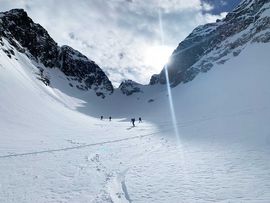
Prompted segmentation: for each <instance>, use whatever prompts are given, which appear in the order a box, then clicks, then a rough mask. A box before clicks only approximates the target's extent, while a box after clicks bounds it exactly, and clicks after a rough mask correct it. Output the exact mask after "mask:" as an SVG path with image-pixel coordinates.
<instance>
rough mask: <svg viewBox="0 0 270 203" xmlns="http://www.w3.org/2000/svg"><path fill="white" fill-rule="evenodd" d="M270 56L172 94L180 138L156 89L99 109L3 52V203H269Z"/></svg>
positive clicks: (100, 103)
mask: <svg viewBox="0 0 270 203" xmlns="http://www.w3.org/2000/svg"><path fill="white" fill-rule="evenodd" d="M5 43H6V46H11V45H8V43H7V42H5ZM269 49H270V47H269V46H268V45H265V46H260V47H256V46H254V45H252V46H251V47H250V49H247V51H245V52H243V53H241V55H240V56H238V57H237V58H233V59H231V60H230V61H228V62H227V63H226V64H225V65H217V66H216V67H214V68H213V70H211V71H209V72H208V73H207V74H201V75H199V76H198V77H196V79H195V80H194V81H192V82H190V83H187V84H185V85H179V86H177V87H176V88H173V89H172V92H173V96H175V97H174V99H175V100H174V104H175V110H176V114H177V120H178V121H177V123H176V124H177V127H178V131H179V137H178V138H177V137H176V136H175V134H174V128H173V126H172V125H171V123H172V122H171V120H170V114H169V112H170V111H169V108H168V97H167V95H166V94H167V93H166V92H164V91H163V92H162V91H161V90H160V89H159V88H160V87H158V86H156V90H158V91H157V92H154V91H153V92H151V91H152V90H153V89H154V88H155V87H154V88H153V87H151V88H149V89H148V90H147V89H145V90H144V93H143V94H136V95H133V96H130V97H126V96H123V95H122V96H121V97H120V96H119V95H120V94H119V92H115V93H114V95H111V96H108V97H107V98H106V99H104V100H102V99H100V98H97V97H96V96H95V95H94V94H91V93H89V92H82V91H79V90H76V88H71V87H70V86H68V85H67V84H68V83H66V79H65V77H63V74H62V75H61V73H59V71H58V72H57V69H49V71H51V72H52V73H53V74H52V76H54V77H55V78H53V77H52V78H51V83H52V86H51V87H48V86H45V85H44V84H43V83H42V82H41V81H40V80H37V75H38V71H39V70H38V69H37V68H36V64H33V62H32V61H30V60H29V59H28V58H27V57H26V56H24V55H23V54H20V53H18V52H16V55H15V57H16V59H14V58H12V59H9V58H8V57H7V56H6V54H5V53H4V52H2V51H1V52H0V72H1V74H0V81H1V91H0V98H1V102H0V115H1V116H0V140H1V142H0V202H1V203H2V202H3V203H18V202H20V203H29V202H31V203H32V202H34V203H36V202H37V203H47V202H50V203H56V202H57V203H58V202H63V203H80V202H81V203H85V202H91V203H98V202H100V203H106V202H115V203H117V202H134V203H137V202H139V203H140V202H141V203H152V202H155V203H193V202H199V203H204V202H224V203H225V202H226V203H227V202H235V203H239V202H250V203H269V202H270V147H269V146H270V128H269V121H270V105H269V104H270V91H269V65H268V64H269ZM259 51H260V55H256V53H257V52H259ZM255 55H256V57H254V56H255ZM258 61H259V62H260V63H259V64H258ZM243 64H244V65H243ZM254 67H256V68H254ZM156 90H155V91H156ZM147 91H148V92H147ZM149 99H154V100H155V101H154V102H152V103H148V102H147V101H149ZM130 106H132V107H134V108H132V109H131V110H130ZM101 111H103V112H101ZM132 111H133V112H132ZM135 111H139V113H138V114H137V115H135V114H133V113H134V112H135ZM82 112H83V113H84V114H83V113H82ZM104 112H106V113H107V114H106V115H112V116H113V120H112V121H111V122H109V121H108V120H104V121H100V120H99V119H97V118H94V117H93V116H95V117H97V116H98V115H99V116H100V114H104ZM117 114H118V115H117ZM131 115H132V116H136V118H137V117H138V116H141V115H142V117H143V119H144V122H143V123H140V124H138V123H136V125H137V126H136V127H135V128H132V127H131V124H130V123H129V122H128V121H127V120H129V119H130V117H131ZM104 116H105V114H104ZM147 116H148V117H147ZM106 117H107V116H106ZM178 140H179V141H178Z"/></svg>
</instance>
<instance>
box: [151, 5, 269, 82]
mask: <svg viewBox="0 0 270 203" xmlns="http://www.w3.org/2000/svg"><path fill="white" fill-rule="evenodd" d="M255 42H257V43H267V42H270V0H244V1H242V2H241V3H240V4H239V5H238V6H237V7H236V8H235V9H234V10H233V11H232V12H230V13H228V15H227V16H226V17H225V18H224V19H222V20H218V21H217V22H216V23H210V24H206V25H203V26H199V27H197V28H196V29H194V30H193V32H192V33H191V34H190V35H189V36H188V37H187V38H186V39H185V40H183V41H182V42H181V43H180V44H179V45H178V47H177V48H176V49H175V51H174V52H173V54H172V55H171V57H170V62H169V63H168V64H167V68H168V73H169V78H170V84H171V86H172V87H174V86H176V85H178V84H180V83H186V82H189V81H191V80H193V79H194V78H195V77H196V76H197V75H198V74H199V73H201V72H207V71H208V70H210V69H211V68H212V67H213V66H214V64H223V63H225V62H226V61H227V60H229V59H230V58H232V57H236V56H238V55H239V54H240V53H241V51H242V50H243V49H244V47H245V46H246V45H247V44H248V43H255ZM157 83H160V84H165V83H166V77H165V69H163V70H162V71H161V73H160V74H159V75H154V76H153V77H152V78H151V81H150V84H152V85H153V84H157Z"/></svg>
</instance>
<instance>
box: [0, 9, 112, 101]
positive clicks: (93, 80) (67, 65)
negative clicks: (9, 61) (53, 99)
mask: <svg viewBox="0 0 270 203" xmlns="http://www.w3.org/2000/svg"><path fill="white" fill-rule="evenodd" d="M3 40H6V41H7V42H8V43H9V44H10V45H11V47H10V49H5V48H3V46H4V42H3ZM0 42H1V48H2V50H4V51H5V53H6V54H7V55H8V56H9V57H10V58H14V49H16V50H17V51H19V52H20V53H24V54H25V55H26V56H28V58H30V59H32V60H33V61H34V62H36V63H37V64H36V66H38V67H39V69H40V71H41V74H40V76H41V77H42V78H41V79H42V81H45V83H46V85H48V84H49V80H50V79H49V77H53V76H50V73H49V72H50V70H51V69H53V68H58V69H59V70H61V72H62V73H64V75H65V77H66V78H67V80H68V81H70V82H68V83H67V84H66V85H70V86H71V87H73V86H74V88H79V89H81V90H88V89H93V90H94V91H95V92H96V94H97V95H98V96H102V97H105V94H107V93H112V92H113V86H112V84H111V82H110V80H109V79H108V77H107V76H106V75H105V73H104V72H103V71H102V70H101V68H100V67H99V66H98V65H97V64H95V62H94V61H91V60H89V59H88V58H87V57H86V56H84V55H83V54H81V53H80V52H78V51H76V50H74V49H72V48H71V47H69V46H62V47H59V46H58V45H57V43H56V42H55V41H54V40H53V39H52V38H51V37H50V35H49V34H48V32H47V31H46V30H45V29H44V28H43V27H42V26H40V25H39V24H36V23H34V22H33V21H32V20H31V18H29V17H28V16H27V13H26V12H25V11H24V10H22V9H13V10H10V11H7V12H3V13H0ZM74 83H75V84H74Z"/></svg>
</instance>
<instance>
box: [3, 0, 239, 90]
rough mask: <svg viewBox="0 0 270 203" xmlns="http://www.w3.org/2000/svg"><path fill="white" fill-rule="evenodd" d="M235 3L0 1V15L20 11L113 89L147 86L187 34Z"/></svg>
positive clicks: (202, 0) (231, 0)
mask: <svg viewBox="0 0 270 203" xmlns="http://www.w3.org/2000/svg"><path fill="white" fill-rule="evenodd" d="M239 1H240V0H227V1H226V0H46V1H44V0H16V1H13V0H12V1H11V0H0V11H6V10H9V9H12V8H23V9H25V10H26V11H27V13H28V15H29V16H30V17H31V18H32V19H33V20H34V21H35V22H37V23H39V24H41V25H42V26H43V27H44V28H45V29H46V30H47V31H48V32H49V34H50V35H51V36H52V37H53V39H54V40H55V41H56V42H57V43H58V44H59V45H69V46H71V47H73V48H75V49H77V50H79V51H80V52H82V53H83V54H85V55H86V56H87V57H88V58H90V59H92V60H94V61H95V62H96V63H97V64H98V65H99V66H100V67H101V68H102V69H103V70H104V71H105V72H106V73H107V74H108V76H109V78H110V80H111V81H112V82H113V84H114V85H115V86H117V85H119V84H120V83H121V81H122V80H123V79H132V80H135V81H137V82H140V83H143V84H147V83H148V82H149V80H150V77H151V75H152V74H155V73H159V72H160V71H161V69H162V68H163V66H164V65H165V63H166V60H167V58H168V57H169V56H170V54H171V53H172V51H173V50H174V49H175V48H176V47H177V45H178V44H179V43H180V42H181V41H182V40H183V39H184V38H185V37H186V36H187V35H188V34H190V32H192V30H193V29H195V28H196V27H197V26H198V25H202V24H206V23H210V22H215V21H216V19H221V18H223V17H225V15H226V12H228V11H231V10H232V9H233V7H234V6H235V5H237V4H238V2H239ZM159 13H161V15H162V23H163V36H164V38H163V41H164V44H163V45H162V43H161V41H162V40H161V30H160V26H159Z"/></svg>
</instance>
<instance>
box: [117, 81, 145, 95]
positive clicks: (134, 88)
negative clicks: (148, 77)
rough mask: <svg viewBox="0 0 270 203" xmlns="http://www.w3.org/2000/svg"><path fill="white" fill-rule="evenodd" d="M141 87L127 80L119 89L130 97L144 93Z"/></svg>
mask: <svg viewBox="0 0 270 203" xmlns="http://www.w3.org/2000/svg"><path fill="white" fill-rule="evenodd" d="M140 86H142V85H141V84H139V83H136V82H134V81H132V80H125V81H123V82H122V83H121V84H120V85H119V89H120V90H121V92H122V93H123V94H125V95H127V96H129V95H132V94H134V93H138V92H142V90H141V88H140Z"/></svg>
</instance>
